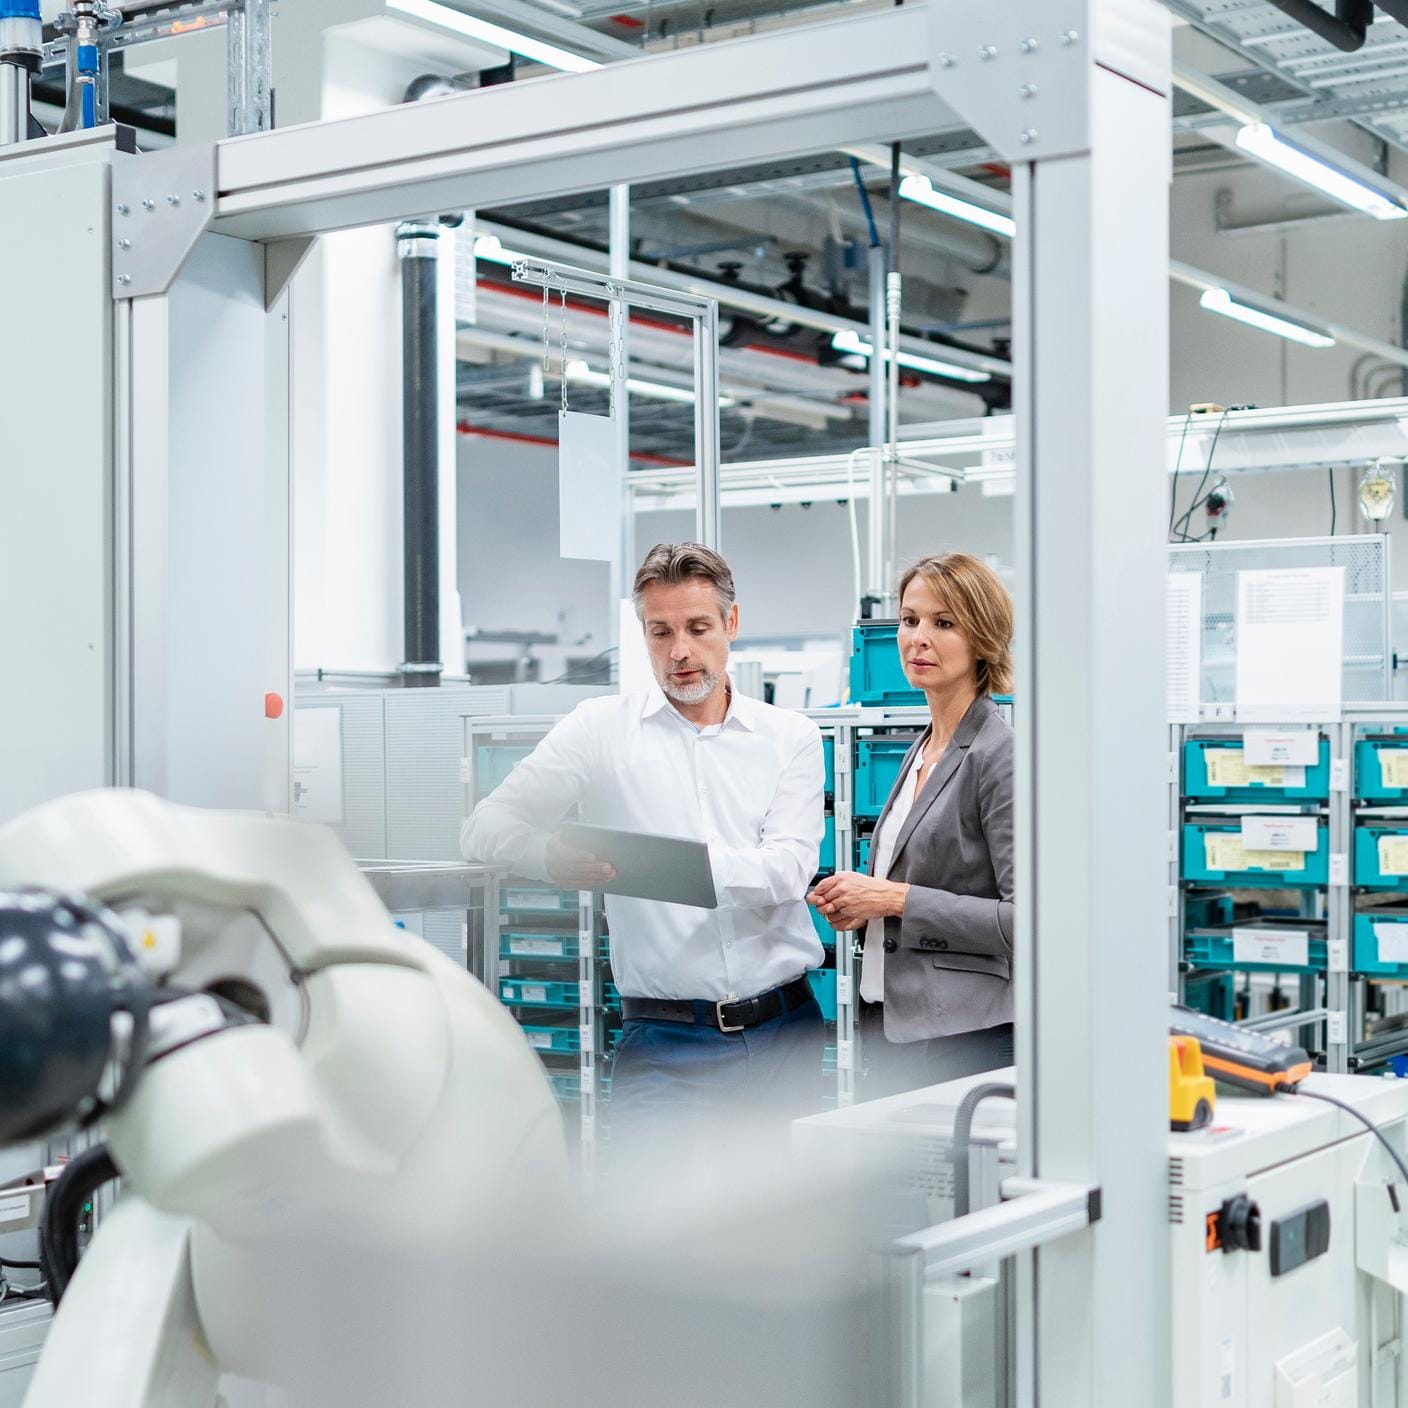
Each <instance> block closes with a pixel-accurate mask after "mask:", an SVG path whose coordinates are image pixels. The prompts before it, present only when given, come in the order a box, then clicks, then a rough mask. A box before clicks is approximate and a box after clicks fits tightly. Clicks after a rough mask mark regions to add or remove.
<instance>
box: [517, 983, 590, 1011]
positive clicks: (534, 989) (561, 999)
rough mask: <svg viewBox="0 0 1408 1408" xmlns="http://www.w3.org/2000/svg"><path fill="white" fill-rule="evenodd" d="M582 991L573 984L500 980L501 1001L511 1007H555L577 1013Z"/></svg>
mask: <svg viewBox="0 0 1408 1408" xmlns="http://www.w3.org/2000/svg"><path fill="white" fill-rule="evenodd" d="M580 992H581V989H580V988H579V987H578V986H577V984H576V983H575V982H573V983H552V982H543V981H542V980H540V979H538V978H500V979H499V1001H500V1002H502V1003H504V1004H505V1005H507V1006H509V1007H553V1008H556V1009H558V1010H559V1011H562V1010H565V1009H569V1008H570V1009H571V1010H572V1011H574V1012H575V1011H576V1010H577V1008H578V1007H579V1006H580V1005H581V1003H580V1000H579V994H580Z"/></svg>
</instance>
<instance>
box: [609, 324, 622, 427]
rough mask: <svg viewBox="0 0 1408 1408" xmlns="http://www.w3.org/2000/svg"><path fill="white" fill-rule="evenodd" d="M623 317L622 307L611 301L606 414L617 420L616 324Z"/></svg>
mask: <svg viewBox="0 0 1408 1408" xmlns="http://www.w3.org/2000/svg"><path fill="white" fill-rule="evenodd" d="M620 316H621V305H620V303H619V302H618V301H617V300H616V299H614V298H613V299H611V300H610V301H609V302H608V303H607V305H606V326H607V328H608V332H607V335H606V414H607V415H608V416H610V418H611V419H612V420H615V419H616V323H617V320H618V319H619V318H620Z"/></svg>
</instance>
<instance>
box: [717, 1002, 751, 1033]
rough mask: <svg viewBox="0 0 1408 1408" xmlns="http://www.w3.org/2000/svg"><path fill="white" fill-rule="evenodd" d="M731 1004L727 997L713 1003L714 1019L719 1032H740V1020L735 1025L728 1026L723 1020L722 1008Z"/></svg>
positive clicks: (741, 1024)
mask: <svg viewBox="0 0 1408 1408" xmlns="http://www.w3.org/2000/svg"><path fill="white" fill-rule="evenodd" d="M731 1005H732V1002H731V1000H730V999H729V998H723V999H722V1000H721V1001H719V1002H716V1003H715V1004H714V1021H715V1022H717V1023H718V1027H719V1030H720V1031H721V1032H741V1031H742V1030H743V1027H744V1024H743V1023H742V1022H740V1023H739V1024H738V1025H737V1026H736V1027H730V1026H728V1025H727V1024H726V1023H725V1022H724V1008H725V1007H726V1006H731Z"/></svg>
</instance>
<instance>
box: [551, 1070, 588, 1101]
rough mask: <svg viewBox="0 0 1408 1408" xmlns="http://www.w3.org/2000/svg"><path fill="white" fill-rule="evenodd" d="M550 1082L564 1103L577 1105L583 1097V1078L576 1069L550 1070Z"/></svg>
mask: <svg viewBox="0 0 1408 1408" xmlns="http://www.w3.org/2000/svg"><path fill="white" fill-rule="evenodd" d="M547 1074H548V1084H549V1085H550V1086H552V1093H553V1094H554V1095H556V1096H557V1098H558V1100H559V1101H561V1102H562V1104H564V1105H577V1104H580V1103H581V1099H582V1078H581V1076H580V1075H578V1074H577V1072H576V1071H549V1072H548V1073H547Z"/></svg>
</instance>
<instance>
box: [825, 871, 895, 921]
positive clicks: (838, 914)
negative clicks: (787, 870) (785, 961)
mask: <svg viewBox="0 0 1408 1408" xmlns="http://www.w3.org/2000/svg"><path fill="white" fill-rule="evenodd" d="M908 891H909V886H908V885H901V884H898V883H896V882H895V881H893V880H880V879H877V878H876V877H875V876H873V875H859V874H857V873H856V872H855V871H854V870H842V871H838V872H837V873H836V874H835V875H828V876H827V877H826V879H825V880H819V881H818V882H817V886H816V889H814V890H813V891H812V892H811V893H810V894H809V895H808V896H807V903H808V904H811V905H815V906H816V908H817V912H818V913H819V914H820V915H821V916H822V918H823V919H825V920H826V922H827V923H828V924H830V925H831V927H832V928H833V929H835V930H836V931H837V932H838V933H844V932H846V931H847V930H851V929H863V928H865V926H866V925H867V924H868V923H869V922H870V921H871V920H872V919H885V918H889V917H898V916H899V915H901V914H903V913H904V897H905V895H906V894H907V893H908Z"/></svg>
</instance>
